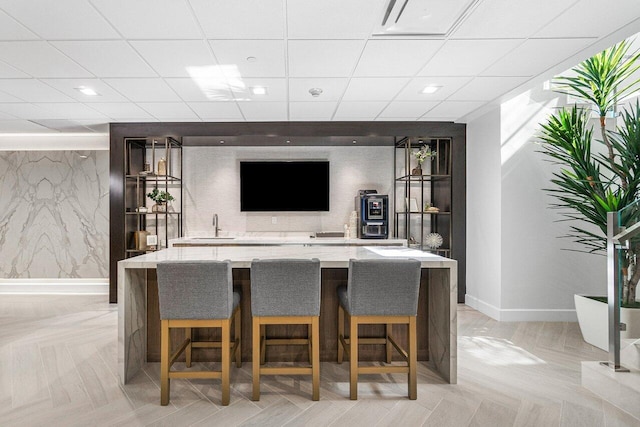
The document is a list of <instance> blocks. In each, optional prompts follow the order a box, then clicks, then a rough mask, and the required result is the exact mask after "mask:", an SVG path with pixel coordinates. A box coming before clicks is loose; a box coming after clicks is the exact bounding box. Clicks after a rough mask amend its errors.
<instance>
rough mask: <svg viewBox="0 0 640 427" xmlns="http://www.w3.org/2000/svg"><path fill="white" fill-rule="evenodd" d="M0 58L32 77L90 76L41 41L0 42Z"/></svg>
mask: <svg viewBox="0 0 640 427" xmlns="http://www.w3.org/2000/svg"><path fill="white" fill-rule="evenodd" d="M0 58H2V60H3V61H5V62H7V63H8V64H10V65H12V66H14V67H16V68H18V69H20V70H21V71H24V72H25V73H27V74H30V75H31V76H34V77H67V78H69V77H90V76H91V73H89V72H88V71H87V70H85V69H83V68H82V67H80V66H79V65H78V64H76V63H75V62H73V61H72V60H71V59H69V58H67V57H66V56H65V55H63V54H62V53H60V52H59V51H58V50H56V49H55V48H54V47H52V46H51V45H50V44H48V43H46V42H43V41H18V42H0Z"/></svg>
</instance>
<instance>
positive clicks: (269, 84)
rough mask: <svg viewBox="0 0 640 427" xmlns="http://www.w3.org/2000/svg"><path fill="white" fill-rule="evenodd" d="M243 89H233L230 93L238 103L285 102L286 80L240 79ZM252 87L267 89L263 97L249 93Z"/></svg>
mask: <svg viewBox="0 0 640 427" xmlns="http://www.w3.org/2000/svg"><path fill="white" fill-rule="evenodd" d="M242 81H243V83H244V88H241V87H235V88H233V90H232V92H233V95H234V97H235V99H236V100H238V101H247V100H251V101H260V102H270V101H287V80H286V79H269V78H263V79H242ZM253 87H264V88H266V89H267V93H266V94H265V95H254V94H253V92H252V91H251V88H253Z"/></svg>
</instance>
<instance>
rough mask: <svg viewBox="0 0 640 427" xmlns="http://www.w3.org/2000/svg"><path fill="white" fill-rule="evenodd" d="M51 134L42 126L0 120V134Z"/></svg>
mask: <svg viewBox="0 0 640 427" xmlns="http://www.w3.org/2000/svg"><path fill="white" fill-rule="evenodd" d="M44 132H51V129H48V128H46V127H44V126H40V125H39V124H37V123H33V122H30V121H28V120H2V121H0V133H44Z"/></svg>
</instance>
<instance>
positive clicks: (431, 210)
mask: <svg viewBox="0 0 640 427" xmlns="http://www.w3.org/2000/svg"><path fill="white" fill-rule="evenodd" d="M424 211H425V212H428V213H438V212H440V208H437V207H435V206H431V203H429V202H427V203H425V204H424Z"/></svg>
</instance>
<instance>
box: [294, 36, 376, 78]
mask: <svg viewBox="0 0 640 427" xmlns="http://www.w3.org/2000/svg"><path fill="white" fill-rule="evenodd" d="M363 47H364V42H363V41H358V40H289V49H288V52H289V76H291V77H347V76H350V75H351V71H352V70H353V68H354V66H355V65H356V62H357V61H358V57H359V56H360V52H361V51H362V48H363Z"/></svg>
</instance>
